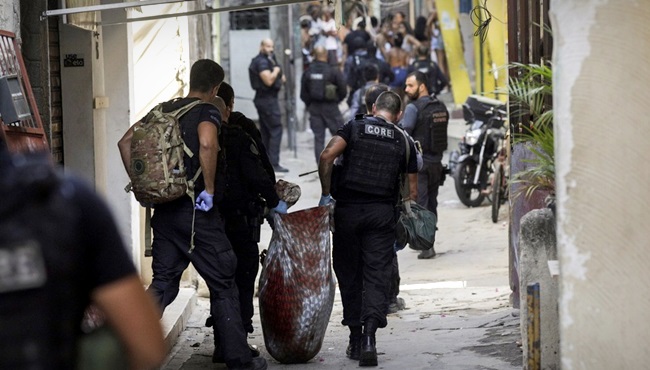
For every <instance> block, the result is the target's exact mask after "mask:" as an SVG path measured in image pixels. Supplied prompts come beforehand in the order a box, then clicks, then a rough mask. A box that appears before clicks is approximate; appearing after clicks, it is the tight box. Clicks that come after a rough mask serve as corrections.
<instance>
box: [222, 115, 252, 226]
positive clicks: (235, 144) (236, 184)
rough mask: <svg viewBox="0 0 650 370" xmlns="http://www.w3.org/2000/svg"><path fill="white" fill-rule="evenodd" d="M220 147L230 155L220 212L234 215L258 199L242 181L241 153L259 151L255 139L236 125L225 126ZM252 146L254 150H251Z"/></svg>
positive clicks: (227, 160)
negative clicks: (233, 213)
mask: <svg viewBox="0 0 650 370" xmlns="http://www.w3.org/2000/svg"><path fill="white" fill-rule="evenodd" d="M219 145H220V147H221V148H222V150H224V151H225V152H226V153H228V155H227V156H226V168H225V171H224V173H223V176H224V177H225V180H224V184H223V186H224V196H223V200H222V201H221V202H220V203H219V210H220V211H221V212H222V213H226V214H229V213H232V212H234V211H238V210H246V209H247V208H248V204H249V203H250V202H251V201H253V200H256V199H257V198H258V195H257V194H253V193H252V192H251V190H250V189H249V188H248V186H246V184H245V183H244V181H242V178H243V176H242V171H246V169H245V168H243V167H242V165H241V161H240V157H241V155H240V153H241V152H242V151H244V150H258V149H257V146H255V142H254V141H253V139H252V138H251V137H250V136H249V135H248V134H247V133H246V132H245V131H244V129H243V128H242V127H241V126H239V125H235V124H232V123H230V124H224V125H222V126H221V133H220V134H219ZM251 145H252V146H254V149H251Z"/></svg>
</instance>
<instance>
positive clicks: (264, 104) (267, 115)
mask: <svg viewBox="0 0 650 370" xmlns="http://www.w3.org/2000/svg"><path fill="white" fill-rule="evenodd" d="M253 103H254V104H255V109H257V114H258V116H259V121H260V134H261V135H262V143H263V144H264V146H265V147H266V151H267V154H268V155H269V160H270V161H271V164H272V165H273V166H274V167H275V166H278V165H279V164H280V145H281V144H282V114H281V113H280V103H279V102H278V98H277V96H276V97H264V98H255V100H254V101H253Z"/></svg>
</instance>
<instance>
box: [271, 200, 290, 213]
mask: <svg viewBox="0 0 650 370" xmlns="http://www.w3.org/2000/svg"><path fill="white" fill-rule="evenodd" d="M287 208H289V206H288V205H287V202H285V201H284V200H280V201H279V202H278V205H277V206H275V208H273V212H276V213H282V214H286V213H287Z"/></svg>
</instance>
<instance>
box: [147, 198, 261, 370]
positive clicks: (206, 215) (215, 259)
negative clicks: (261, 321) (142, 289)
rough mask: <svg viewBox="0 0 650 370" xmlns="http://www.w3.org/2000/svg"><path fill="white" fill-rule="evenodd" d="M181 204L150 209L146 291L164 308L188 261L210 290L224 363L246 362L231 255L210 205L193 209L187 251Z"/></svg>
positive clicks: (186, 212)
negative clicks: (149, 280)
mask: <svg viewBox="0 0 650 370" xmlns="http://www.w3.org/2000/svg"><path fill="white" fill-rule="evenodd" d="M187 204H188V206H187V207H185V208H183V209H180V210H174V211H168V210H164V209H156V210H155V212H154V215H153V218H152V219H151V227H152V229H153V245H152V248H153V250H152V257H153V262H152V264H151V267H152V269H153V281H152V283H151V285H150V286H149V289H148V291H149V292H150V293H151V294H152V295H153V296H154V298H155V299H156V300H157V302H158V304H159V305H160V308H161V309H163V310H164V309H165V307H167V305H169V304H170V303H171V302H173V301H174V299H175V298H176V296H177V295H178V289H179V284H180V280H181V275H182V273H183V271H184V270H185V269H186V268H187V266H188V265H189V263H190V262H192V265H194V267H195V268H196V270H197V271H198V273H199V274H200V275H201V277H203V279H204V280H205V282H206V284H207V285H208V288H209V289H210V313H211V314H212V317H213V318H214V322H215V325H214V331H215V333H214V335H215V337H217V336H218V337H219V339H220V342H221V343H222V344H223V346H222V348H223V354H224V359H225V360H226V365H227V366H228V367H237V366H241V365H242V364H245V363H248V362H250V361H251V360H252V357H251V353H250V350H249V348H248V343H247V341H246V333H245V332H244V327H243V325H242V322H241V316H240V310H239V297H238V293H237V286H236V285H235V270H236V267H237V257H236V256H235V253H234V252H233V250H232V247H231V245H230V242H229V241H228V239H227V238H226V234H225V232H224V228H223V221H222V220H221V216H220V215H219V213H218V212H217V211H216V210H215V209H212V210H211V211H209V212H202V211H198V210H197V211H196V219H195V221H194V232H195V236H194V244H195V247H194V250H193V251H192V252H191V253H189V249H190V236H191V234H190V233H191V230H192V207H193V204H192V203H191V202H189V199H188V202H187Z"/></svg>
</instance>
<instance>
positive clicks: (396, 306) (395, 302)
mask: <svg viewBox="0 0 650 370" xmlns="http://www.w3.org/2000/svg"><path fill="white" fill-rule="evenodd" d="M405 308H406V302H405V301H404V299H403V298H400V297H397V298H394V299H392V300H391V301H390V304H389V305H388V313H397V311H401V310H403V309H405Z"/></svg>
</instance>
